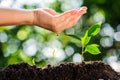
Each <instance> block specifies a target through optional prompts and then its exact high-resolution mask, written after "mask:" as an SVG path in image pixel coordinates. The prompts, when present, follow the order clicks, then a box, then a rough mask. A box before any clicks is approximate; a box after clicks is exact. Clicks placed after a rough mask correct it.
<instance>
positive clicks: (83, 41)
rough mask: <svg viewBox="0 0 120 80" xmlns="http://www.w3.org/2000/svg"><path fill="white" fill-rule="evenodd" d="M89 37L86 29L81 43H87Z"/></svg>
mask: <svg viewBox="0 0 120 80" xmlns="http://www.w3.org/2000/svg"><path fill="white" fill-rule="evenodd" d="M90 39H91V36H88V31H86V32H85V34H84V36H83V37H82V45H87V44H88V43H89V41H90Z"/></svg>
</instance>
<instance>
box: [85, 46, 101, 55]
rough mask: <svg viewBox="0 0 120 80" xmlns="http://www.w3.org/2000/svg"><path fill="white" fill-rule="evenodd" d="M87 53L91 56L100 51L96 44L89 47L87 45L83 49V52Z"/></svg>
mask: <svg viewBox="0 0 120 80" xmlns="http://www.w3.org/2000/svg"><path fill="white" fill-rule="evenodd" d="M86 51H87V52H89V53H91V54H93V55H97V54H99V53H100V50H99V49H98V45H97V44H91V45H87V46H86V48H85V52H86Z"/></svg>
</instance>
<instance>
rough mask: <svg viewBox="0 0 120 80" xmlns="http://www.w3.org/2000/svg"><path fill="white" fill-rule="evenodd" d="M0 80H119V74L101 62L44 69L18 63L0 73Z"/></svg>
mask: <svg viewBox="0 0 120 80" xmlns="http://www.w3.org/2000/svg"><path fill="white" fill-rule="evenodd" d="M0 80H120V74H118V73H117V72H115V71H114V70H113V69H112V68H111V67H110V66H109V65H106V64H104V63H102V62H82V63H61V64H58V65H56V66H51V65H48V66H47V67H46V68H37V67H36V66H30V65H28V64H27V63H20V64H14V65H9V66H8V67H6V68H5V69H3V70H2V71H0Z"/></svg>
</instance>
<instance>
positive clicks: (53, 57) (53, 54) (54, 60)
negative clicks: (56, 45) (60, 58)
mask: <svg viewBox="0 0 120 80" xmlns="http://www.w3.org/2000/svg"><path fill="white" fill-rule="evenodd" d="M55 52H56V50H55V49H54V50H53V52H52V59H53V62H54V64H56V63H57V62H56V59H55Z"/></svg>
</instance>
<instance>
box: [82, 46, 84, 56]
mask: <svg viewBox="0 0 120 80" xmlns="http://www.w3.org/2000/svg"><path fill="white" fill-rule="evenodd" d="M83 54H84V45H82V56H83Z"/></svg>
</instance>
